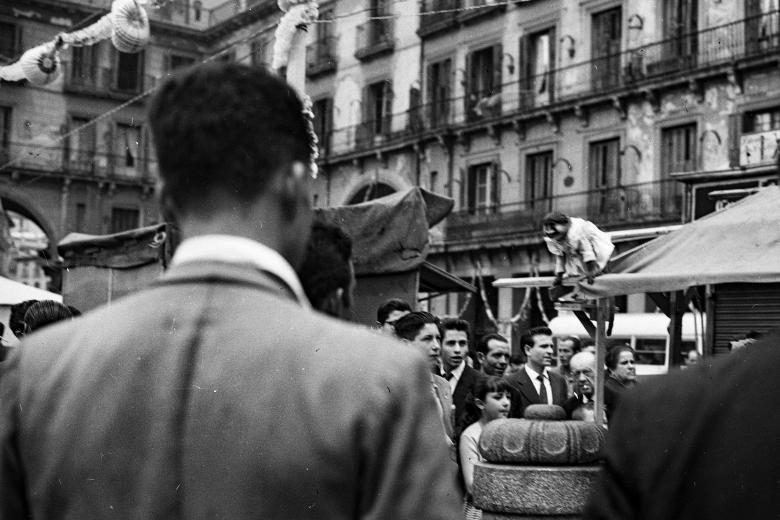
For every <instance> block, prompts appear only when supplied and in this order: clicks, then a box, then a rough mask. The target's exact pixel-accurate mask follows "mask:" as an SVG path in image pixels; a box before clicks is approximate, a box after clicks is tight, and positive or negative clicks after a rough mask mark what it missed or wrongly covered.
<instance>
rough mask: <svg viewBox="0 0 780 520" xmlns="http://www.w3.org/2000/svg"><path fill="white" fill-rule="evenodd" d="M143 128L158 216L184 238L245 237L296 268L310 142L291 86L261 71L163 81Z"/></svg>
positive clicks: (210, 72)
mask: <svg viewBox="0 0 780 520" xmlns="http://www.w3.org/2000/svg"><path fill="white" fill-rule="evenodd" d="M148 119H149V124H150V127H151V129H152V132H153V136H154V143H155V149H156V152H157V159H158V164H159V175H160V190H159V191H160V198H161V203H162V206H163V208H162V211H163V214H164V215H166V217H168V216H169V217H170V218H172V219H173V220H175V222H176V223H177V224H178V227H179V229H180V230H181V234H182V237H183V238H184V239H186V238H190V237H192V236H197V235H206V234H225V233H227V234H231V235H236V236H244V237H247V238H250V239H253V240H256V241H259V242H261V243H264V244H266V245H268V246H269V247H271V248H273V249H275V250H276V251H278V252H279V253H280V254H281V255H282V256H283V257H285V258H286V259H287V261H288V262H290V264H292V265H293V267H295V266H297V265H298V264H299V263H300V261H301V260H302V258H303V253H304V250H305V247H306V241H307V239H308V236H309V231H310V227H311V208H310V205H309V200H310V196H309V184H310V182H311V179H310V177H311V175H310V174H311V171H310V169H309V165H310V163H311V150H312V146H313V139H312V136H311V135H310V133H309V130H308V126H307V122H306V120H305V118H304V116H303V103H302V102H301V99H300V98H299V97H298V95H297V94H296V92H295V90H293V88H292V87H291V86H289V85H288V84H287V83H285V82H284V81H282V80H281V79H280V78H279V77H278V76H277V75H275V74H273V73H271V72H269V71H267V70H265V69H263V68H262V67H250V66H248V65H241V64H238V63H210V64H206V65H202V66H198V67H194V68H191V69H189V70H187V71H185V72H183V73H181V74H177V75H175V76H172V77H170V78H169V79H167V80H166V81H165V82H164V83H163V85H162V87H161V88H160V89H159V90H158V91H157V93H156V94H155V96H154V97H153V99H152V101H151V102H150V104H149V117H148Z"/></svg>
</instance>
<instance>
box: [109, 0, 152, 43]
mask: <svg viewBox="0 0 780 520" xmlns="http://www.w3.org/2000/svg"><path fill="white" fill-rule="evenodd" d="M111 21H112V22H113V24H114V31H113V32H112V33H111V43H113V44H114V47H116V48H117V50H119V51H120V52H126V53H136V52H140V51H141V50H142V49H143V48H144V46H145V45H146V44H147V42H148V41H149V17H148V16H147V14H146V10H145V9H144V8H142V7H141V6H140V5H139V3H138V2H137V0H116V1H115V2H114V4H113V5H112V6H111Z"/></svg>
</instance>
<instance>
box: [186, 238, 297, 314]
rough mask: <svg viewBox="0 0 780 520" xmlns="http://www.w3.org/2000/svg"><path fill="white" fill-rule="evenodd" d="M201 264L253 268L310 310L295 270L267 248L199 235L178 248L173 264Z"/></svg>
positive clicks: (260, 245) (259, 244)
mask: <svg viewBox="0 0 780 520" xmlns="http://www.w3.org/2000/svg"><path fill="white" fill-rule="evenodd" d="M202 261H206V262H220V263H226V264H232V263H235V264H248V265H251V266H254V267H255V268H256V269H258V270H261V271H264V272H267V273H269V274H271V275H273V276H274V277H276V278H278V279H279V280H281V281H282V282H284V284H286V285H287V286H288V287H289V289H290V290H291V291H292V292H293V294H295V296H296V299H297V300H298V301H299V302H300V303H301V305H303V306H304V307H308V306H309V301H308V299H307V298H306V294H305V293H304V292H303V288H302V287H301V282H300V280H298V275H297V274H296V273H295V270H294V269H293V268H292V266H291V265H290V264H289V263H288V262H287V260H285V258H284V257H283V256H282V255H280V254H279V253H278V252H277V251H276V250H274V249H272V248H270V247H268V246H266V245H265V244H262V243H260V242H257V241H255V240H250V239H249V238H245V237H240V236H233V235H219V234H215V235H199V236H195V237H192V238H189V239H187V240H185V241H184V242H182V243H181V244H179V247H178V248H177V249H176V253H175V254H174V255H173V259H172V260H171V264H172V265H181V264H186V263H190V262H202Z"/></svg>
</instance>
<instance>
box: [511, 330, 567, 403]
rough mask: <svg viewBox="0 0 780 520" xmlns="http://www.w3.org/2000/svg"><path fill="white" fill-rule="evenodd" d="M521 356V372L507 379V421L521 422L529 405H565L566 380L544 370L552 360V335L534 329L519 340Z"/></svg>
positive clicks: (546, 331) (545, 331)
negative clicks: (509, 394) (509, 395)
mask: <svg viewBox="0 0 780 520" xmlns="http://www.w3.org/2000/svg"><path fill="white" fill-rule="evenodd" d="M520 344H521V346H522V348H523V352H524V353H525V358H526V360H525V365H524V366H523V368H521V369H520V370H518V371H517V372H515V373H514V374H512V375H511V376H509V377H508V378H507V380H509V382H510V383H511V385H512V408H511V410H510V412H509V416H510V417H515V418H522V417H523V413H524V412H525V409H526V408H527V407H528V406H529V405H532V404H557V405H559V406H563V404H564V402H565V401H566V398H567V396H566V392H567V386H566V380H565V379H564V378H563V377H561V376H560V375H558V374H556V373H555V372H552V371H550V370H549V369H548V367H549V366H550V364H551V363H552V358H553V339H552V331H551V330H550V329H549V328H547V327H534V328H532V329H530V330H529V331H528V333H527V334H524V335H523V336H522V337H521V338H520Z"/></svg>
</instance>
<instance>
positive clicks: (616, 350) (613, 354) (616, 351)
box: [605, 343, 636, 370]
mask: <svg viewBox="0 0 780 520" xmlns="http://www.w3.org/2000/svg"><path fill="white" fill-rule="evenodd" d="M621 352H631V354H633V355H634V360H635V361H636V352H634V349H632V348H631V347H630V346H629V345H626V344H625V343H622V344H618V345H614V346H612V347H611V348H610V349H609V350H608V351H607V358H606V360H605V363H606V364H607V368H608V369H610V370H615V369H616V368H617V364H618V359H620V353H621Z"/></svg>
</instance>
